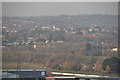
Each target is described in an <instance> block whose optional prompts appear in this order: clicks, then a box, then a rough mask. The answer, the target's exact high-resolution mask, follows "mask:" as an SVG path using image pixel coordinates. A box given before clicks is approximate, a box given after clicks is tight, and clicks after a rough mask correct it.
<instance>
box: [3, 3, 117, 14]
mask: <svg viewBox="0 0 120 80" xmlns="http://www.w3.org/2000/svg"><path fill="white" fill-rule="evenodd" d="M2 10H3V11H2V14H3V16H41V15H52V16H54V15H79V14H112V15H117V14H118V3H117V2H3V3H2Z"/></svg>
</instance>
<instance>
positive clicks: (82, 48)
mask: <svg viewBox="0 0 120 80" xmlns="http://www.w3.org/2000/svg"><path fill="white" fill-rule="evenodd" d="M117 17H118V16H116V15H99V14H96V15H95V14H94V15H59V16H26V17H3V18H2V20H3V22H2V26H3V27H2V34H1V36H0V37H2V41H1V42H2V46H1V47H2V50H3V54H2V60H3V64H2V65H3V69H18V68H19V69H20V68H21V69H45V70H48V71H50V70H53V71H63V72H64V71H66V72H67V71H68V72H69V71H72V72H77V73H79V72H82V73H96V74H114V75H117V73H118V68H119V67H118V62H120V59H119V58H118V56H117V55H118V21H117V20H118V19H117ZM48 75H49V74H48Z"/></svg>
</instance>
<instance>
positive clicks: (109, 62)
mask: <svg viewBox="0 0 120 80" xmlns="http://www.w3.org/2000/svg"><path fill="white" fill-rule="evenodd" d="M119 63H120V59H119V58H116V57H111V58H107V59H105V60H104V61H103V70H104V71H105V70H106V68H108V67H107V66H109V67H110V69H111V71H114V72H118V70H119V66H118V64H119Z"/></svg>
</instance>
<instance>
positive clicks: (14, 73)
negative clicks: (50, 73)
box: [2, 69, 46, 78]
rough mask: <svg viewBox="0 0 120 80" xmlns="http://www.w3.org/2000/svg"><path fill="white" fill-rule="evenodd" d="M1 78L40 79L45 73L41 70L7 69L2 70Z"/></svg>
mask: <svg viewBox="0 0 120 80" xmlns="http://www.w3.org/2000/svg"><path fill="white" fill-rule="evenodd" d="M2 74H3V75H2V77H3V78H42V77H45V76H46V71H45V70H41V69H35V70H33V69H20V70H17V69H9V70H2Z"/></svg>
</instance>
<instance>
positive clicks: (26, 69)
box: [2, 69, 46, 72]
mask: <svg viewBox="0 0 120 80" xmlns="http://www.w3.org/2000/svg"><path fill="white" fill-rule="evenodd" d="M2 71H5V72H7V71H46V70H44V69H18V70H17V69H8V70H6V69H4V70H2Z"/></svg>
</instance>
